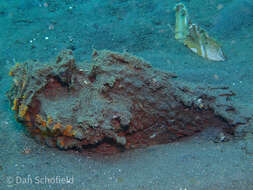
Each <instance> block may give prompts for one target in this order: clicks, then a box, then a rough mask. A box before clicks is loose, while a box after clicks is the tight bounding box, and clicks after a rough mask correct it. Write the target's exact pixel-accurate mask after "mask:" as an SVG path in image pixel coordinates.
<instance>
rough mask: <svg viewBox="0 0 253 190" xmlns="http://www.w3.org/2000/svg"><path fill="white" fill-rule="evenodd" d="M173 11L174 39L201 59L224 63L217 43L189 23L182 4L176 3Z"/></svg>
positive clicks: (222, 54)
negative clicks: (174, 19) (174, 14)
mask: <svg viewBox="0 0 253 190" xmlns="http://www.w3.org/2000/svg"><path fill="white" fill-rule="evenodd" d="M175 10H176V28H175V39H177V40H178V41H179V42H181V43H184V45H186V46H187V47H188V48H189V49H191V51H193V52H194V53H196V54H198V55H199V56H201V57H203V58H206V59H208V60H212V61H225V56H224V53H223V51H222V49H221V46H220V45H219V43H218V42H217V41H216V40H215V39H213V38H211V37H210V36H209V35H208V34H207V32H206V31H205V30H204V29H202V28H200V27H199V26H197V25H196V24H192V23H191V21H190V20H189V18H188V14H187V10H186V8H185V6H184V4H182V3H178V4H177V5H176V7H175Z"/></svg>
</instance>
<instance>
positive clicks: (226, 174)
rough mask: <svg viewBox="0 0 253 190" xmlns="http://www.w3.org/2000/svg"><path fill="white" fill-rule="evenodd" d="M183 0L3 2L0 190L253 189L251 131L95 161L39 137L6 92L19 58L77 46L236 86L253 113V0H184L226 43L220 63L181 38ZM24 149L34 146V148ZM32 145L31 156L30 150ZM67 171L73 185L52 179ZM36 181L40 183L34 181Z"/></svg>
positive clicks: (79, 54)
mask: <svg viewBox="0 0 253 190" xmlns="http://www.w3.org/2000/svg"><path fill="white" fill-rule="evenodd" d="M179 2H180V1H176V0H167V1H164V0H61V1H57V0H47V1H46V0H45V1H44V0H8V1H6V0H5V1H4V0H2V1H0V26H1V28H0V47H1V48H0V63H1V68H0V86H1V88H0V91H1V96H0V106H1V109H0V110H1V112H0V117H1V120H0V124H1V125H0V189H77V190H79V189H80V190H100V189H101V190H102V189H108V190H113V189H117V190H118V189H120V190H121V189H122V190H128V189H136V190H153V189H154V190H165V189H168V190H192V189H193V190H226V189H230V190H232V189H234V190H237V189H241V190H244V189H245V190H251V189H253V179H252V172H253V157H252V154H253V137H252V135H251V134H252V131H253V130H252V128H253V126H252V124H251V126H250V127H249V128H250V129H249V130H248V132H249V135H247V136H246V137H244V138H239V139H236V140H230V141H228V142H224V143H214V142H213V141H212V140H210V139H211V137H210V136H212V135H213V133H216V132H214V131H208V130H207V131H203V132H202V133H199V134H197V135H195V136H193V137H190V138H186V139H184V140H182V141H180V142H175V143H170V144H166V145H157V146H152V147H148V148H145V149H137V150H133V151H127V152H124V153H122V154H120V155H117V156H113V157H111V156H104V157H103V159H101V158H99V159H95V158H92V157H89V156H84V155H81V154H79V153H78V152H74V151H72V152H70V151H60V150H58V149H54V148H49V147H47V146H45V145H41V144H38V143H36V142H35V141H34V139H32V138H31V137H29V135H27V134H26V133H25V132H24V128H23V126H22V125H21V124H19V123H18V122H17V121H16V120H15V117H14V113H13V112H12V111H11V109H10V106H9V101H8V99H7V97H6V92H7V90H9V88H10V86H11V83H12V79H11V77H10V76H9V75H8V73H9V70H10V68H11V67H12V66H13V65H15V63H16V62H23V61H26V60H38V61H41V62H43V61H48V60H51V59H55V57H56V55H58V54H59V52H61V51H62V50H64V49H71V50H72V51H73V53H74V56H75V59H76V61H77V62H79V61H84V60H90V59H91V54H92V52H93V50H94V49H96V50H102V49H108V50H112V51H117V52H128V53H131V54H132V55H136V56H139V57H141V58H143V59H144V60H146V61H147V62H149V63H150V64H151V65H152V67H153V68H155V69H158V70H161V71H165V72H172V73H176V74H177V76H179V78H178V80H179V81H180V82H182V83H184V84H187V85H189V86H196V85H198V84H200V85H205V86H219V87H220V86H228V87H229V88H230V89H231V90H232V91H233V92H234V93H235V94H236V96H234V97H233V104H234V105H236V106H237V107H240V109H242V110H244V112H245V113H246V112H247V114H248V115H251V116H252V115H253V53H252V49H253V1H251V0H219V1H215V0H185V1H181V2H182V3H184V4H185V6H186V7H187V10H188V13H189V15H190V17H191V20H192V21H193V22H194V23H197V24H198V25H199V26H201V27H202V28H204V29H205V30H206V31H207V32H208V34H209V35H210V36H212V37H215V38H216V39H217V41H218V42H219V43H220V44H221V46H222V49H223V51H224V54H225V56H226V60H225V61H222V62H212V61H210V60H207V59H204V58H202V57H200V56H198V55H197V54H194V53H193V52H192V51H190V50H189V49H188V48H187V47H185V46H184V45H183V44H181V43H179V42H178V41H177V40H176V39H175V37H174V35H175V34H174V28H175V10H174V9H173V8H174V7H175V5H176V3H179ZM26 151H28V152H27V153H26ZM24 152H25V154H24ZM46 177H48V178H55V179H56V178H64V177H66V178H69V183H67V184H63V183H56V182H55V183H53V182H52V183H49V182H48V183H46V182H45V181H43V179H45V178H46ZM36 179H41V181H38V183H35V182H36Z"/></svg>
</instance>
